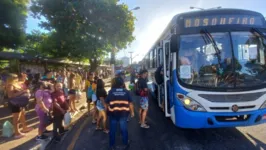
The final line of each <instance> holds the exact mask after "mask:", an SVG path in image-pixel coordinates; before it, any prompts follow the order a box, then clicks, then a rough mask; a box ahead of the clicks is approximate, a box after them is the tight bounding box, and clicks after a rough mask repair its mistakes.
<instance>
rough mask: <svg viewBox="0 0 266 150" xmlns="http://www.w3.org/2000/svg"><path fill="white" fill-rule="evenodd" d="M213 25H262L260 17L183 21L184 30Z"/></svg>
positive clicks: (204, 18)
mask: <svg viewBox="0 0 266 150" xmlns="http://www.w3.org/2000/svg"><path fill="white" fill-rule="evenodd" d="M215 25H262V20H261V18H260V17H248V16H219V17H216V16H209V17H198V18H187V19H185V28H191V27H201V26H215Z"/></svg>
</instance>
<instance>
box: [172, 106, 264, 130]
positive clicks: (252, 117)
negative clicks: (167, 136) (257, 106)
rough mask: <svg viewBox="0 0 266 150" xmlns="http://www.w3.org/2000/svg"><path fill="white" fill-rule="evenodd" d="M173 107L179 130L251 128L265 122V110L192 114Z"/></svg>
mask: <svg viewBox="0 0 266 150" xmlns="http://www.w3.org/2000/svg"><path fill="white" fill-rule="evenodd" d="M173 107H175V114H176V115H175V124H176V126H178V127H181V128H191V129H200V128H221V127H237V126H251V125H256V124H261V123H265V122H266V109H261V110H256V111H247V112H236V113H233V112H193V111H189V110H187V109H185V108H184V107H182V106H176V105H174V106H173Z"/></svg>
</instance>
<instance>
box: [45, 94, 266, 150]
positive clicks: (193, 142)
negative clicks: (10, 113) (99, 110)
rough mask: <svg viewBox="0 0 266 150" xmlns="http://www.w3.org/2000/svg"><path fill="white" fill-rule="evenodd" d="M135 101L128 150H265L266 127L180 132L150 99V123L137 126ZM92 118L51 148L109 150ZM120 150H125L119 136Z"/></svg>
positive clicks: (82, 120) (103, 136) (86, 118)
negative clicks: (147, 125)
mask: <svg viewBox="0 0 266 150" xmlns="http://www.w3.org/2000/svg"><path fill="white" fill-rule="evenodd" d="M133 98H134V100H135V117H134V118H133V119H132V120H131V121H130V122H129V123H128V130H129V139H130V140H131V144H130V147H129V148H128V149H129V150H263V149H266V131H265V129H266V124H262V125H257V126H252V127H238V128H218V129H200V130H189V129H180V128H177V127H176V126H174V125H173V123H172V122H171V120H170V119H168V118H165V117H164V114H163V112H162V111H161V109H160V108H159V107H158V106H157V105H156V102H155V100H153V99H150V101H149V103H150V106H149V111H148V118H147V121H148V124H149V125H150V129H142V128H140V125H139V124H138V120H139V116H138V111H137V110H138V108H139V107H138V101H139V97H136V96H133ZM95 127H96V126H95V125H94V124H92V119H91V117H87V116H83V117H82V118H81V119H80V120H79V121H78V122H77V124H76V125H75V126H74V127H73V128H72V130H71V131H70V132H69V133H68V135H67V137H65V139H64V140H63V141H62V142H61V143H58V144H54V145H53V146H52V147H50V148H49V149H56V150H107V149H108V135H107V134H105V133H103V132H101V131H96V130H95ZM116 142H117V149H118V150H120V149H122V146H121V145H122V142H121V136H120V134H119V133H118V134H117V140H116Z"/></svg>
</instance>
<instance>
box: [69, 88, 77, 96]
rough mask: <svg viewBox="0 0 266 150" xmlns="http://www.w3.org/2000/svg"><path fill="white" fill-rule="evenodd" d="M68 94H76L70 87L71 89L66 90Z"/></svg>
mask: <svg viewBox="0 0 266 150" xmlns="http://www.w3.org/2000/svg"><path fill="white" fill-rule="evenodd" d="M68 94H69V95H76V90H74V89H71V90H69V91H68Z"/></svg>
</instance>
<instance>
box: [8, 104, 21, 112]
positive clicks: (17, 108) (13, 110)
mask: <svg viewBox="0 0 266 150" xmlns="http://www.w3.org/2000/svg"><path fill="white" fill-rule="evenodd" d="M8 107H9V109H10V110H11V112H12V113H19V112H20V111H21V108H20V107H18V106H14V105H13V104H11V103H10V102H8Z"/></svg>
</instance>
